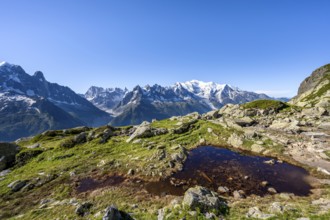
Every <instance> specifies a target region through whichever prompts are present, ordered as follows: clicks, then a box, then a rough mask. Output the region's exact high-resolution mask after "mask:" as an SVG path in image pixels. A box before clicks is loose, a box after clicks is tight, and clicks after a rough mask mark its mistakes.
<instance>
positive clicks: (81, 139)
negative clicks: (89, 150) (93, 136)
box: [73, 132, 87, 144]
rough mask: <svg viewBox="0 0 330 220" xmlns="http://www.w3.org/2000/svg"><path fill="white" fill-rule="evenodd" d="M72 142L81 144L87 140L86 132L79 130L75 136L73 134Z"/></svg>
mask: <svg viewBox="0 0 330 220" xmlns="http://www.w3.org/2000/svg"><path fill="white" fill-rule="evenodd" d="M73 140H74V142H75V143H76V144H83V143H85V142H86V141H87V134H86V132H81V133H80V134H77V135H76V136H74V138H73Z"/></svg>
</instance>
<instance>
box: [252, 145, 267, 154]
mask: <svg viewBox="0 0 330 220" xmlns="http://www.w3.org/2000/svg"><path fill="white" fill-rule="evenodd" d="M264 149H265V148H264V147H263V146H261V145H259V144H252V146H251V151H252V152H255V153H261V152H262V151H263V150H264Z"/></svg>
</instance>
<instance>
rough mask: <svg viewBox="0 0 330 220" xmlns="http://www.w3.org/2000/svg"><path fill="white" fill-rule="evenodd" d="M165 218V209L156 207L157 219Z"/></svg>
mask: <svg viewBox="0 0 330 220" xmlns="http://www.w3.org/2000/svg"><path fill="white" fill-rule="evenodd" d="M164 219H165V209H158V215H157V220H164Z"/></svg>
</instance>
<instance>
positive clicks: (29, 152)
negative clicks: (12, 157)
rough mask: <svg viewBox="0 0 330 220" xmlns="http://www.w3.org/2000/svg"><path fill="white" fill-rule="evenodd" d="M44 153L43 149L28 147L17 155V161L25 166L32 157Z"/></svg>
mask: <svg viewBox="0 0 330 220" xmlns="http://www.w3.org/2000/svg"><path fill="white" fill-rule="evenodd" d="M41 153H43V150H41V149H26V150H23V151H21V152H19V153H18V154H17V155H16V163H17V164H18V165H19V166H23V165H24V164H26V163H27V162H28V161H29V160H30V159H32V158H34V157H36V156H38V155H39V154H41Z"/></svg>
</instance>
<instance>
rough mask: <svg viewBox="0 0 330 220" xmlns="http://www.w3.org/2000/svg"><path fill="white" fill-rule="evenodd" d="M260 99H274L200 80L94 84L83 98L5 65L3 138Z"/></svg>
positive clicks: (0, 71)
mask: <svg viewBox="0 0 330 220" xmlns="http://www.w3.org/2000/svg"><path fill="white" fill-rule="evenodd" d="M256 99H272V98H271V97H269V96H267V95H265V94H258V93H254V92H247V91H242V90H240V89H238V88H236V87H233V86H230V85H227V84H217V83H214V82H202V81H197V80H192V81H187V82H184V83H175V84H174V85H172V86H166V87H163V86H160V85H157V84H156V85H153V86H149V85H147V86H144V87H141V86H136V87H134V88H133V89H132V90H131V91H130V90H128V89H126V88H125V89H121V88H107V89H105V88H101V87H95V86H92V87H90V88H89V89H88V91H87V92H86V93H85V94H83V95H79V94H77V93H75V92H74V91H72V90H71V89H70V88H68V87H66V86H61V85H58V84H56V83H50V82H48V81H47V80H46V79H45V77H44V75H43V73H42V72H40V71H37V72H35V73H34V75H29V74H27V73H26V72H25V71H24V69H23V68H22V67H21V66H19V65H13V64H9V63H7V62H2V63H0V104H1V105H0V140H1V141H13V140H15V139H17V138H20V137H26V136H30V135H34V134H37V133H41V132H43V131H45V130H51V129H65V128H71V127H76V126H91V127H94V126H101V125H105V124H108V123H110V124H111V125H115V126H120V125H132V124H133V125H134V124H139V123H141V122H143V121H151V120H153V119H158V120H160V119H164V118H168V117H171V116H180V115H186V114H189V113H191V112H198V113H205V112H208V111H210V110H213V109H218V108H221V107H222V106H224V105H226V104H228V103H233V104H241V103H245V102H249V101H253V100H256Z"/></svg>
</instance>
